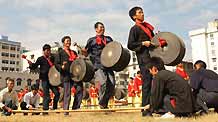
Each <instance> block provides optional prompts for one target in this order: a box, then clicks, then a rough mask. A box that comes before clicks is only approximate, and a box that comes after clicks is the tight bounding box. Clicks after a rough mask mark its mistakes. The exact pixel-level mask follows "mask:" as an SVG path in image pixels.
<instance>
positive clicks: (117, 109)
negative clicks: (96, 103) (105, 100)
mask: <svg viewBox="0 0 218 122" xmlns="http://www.w3.org/2000/svg"><path fill="white" fill-rule="evenodd" d="M141 109H148V108H146V107H137V108H112V109H78V110H47V111H44V110H13V111H12V112H13V113H64V112H121V111H131V110H141Z"/></svg>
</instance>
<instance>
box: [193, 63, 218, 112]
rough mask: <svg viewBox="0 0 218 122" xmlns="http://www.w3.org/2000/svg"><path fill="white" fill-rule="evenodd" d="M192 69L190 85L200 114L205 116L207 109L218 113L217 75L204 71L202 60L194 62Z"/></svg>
mask: <svg viewBox="0 0 218 122" xmlns="http://www.w3.org/2000/svg"><path fill="white" fill-rule="evenodd" d="M194 67H195V71H194V72H193V73H192V75H191V77H190V85H191V87H192V89H193V94H194V97H195V98H196V102H197V105H198V107H199V108H198V109H199V110H200V114H207V113H208V108H215V112H217V113H218V74H217V73H215V72H214V71H212V70H208V69H206V67H207V65H206V63H205V62H204V61H202V60H198V61H196V62H195V64H194Z"/></svg>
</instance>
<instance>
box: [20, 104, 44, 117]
mask: <svg viewBox="0 0 218 122" xmlns="http://www.w3.org/2000/svg"><path fill="white" fill-rule="evenodd" d="M26 105H27V103H26V102H21V103H20V108H21V110H29V108H27V107H26ZM31 105H32V107H33V108H35V105H33V104H31ZM23 114H24V115H28V113H23ZM39 114H40V113H33V114H32V115H39Z"/></svg>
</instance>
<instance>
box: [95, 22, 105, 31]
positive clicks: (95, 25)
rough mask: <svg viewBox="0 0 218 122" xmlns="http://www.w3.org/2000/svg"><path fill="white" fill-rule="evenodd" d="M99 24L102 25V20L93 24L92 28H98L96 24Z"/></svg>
mask: <svg viewBox="0 0 218 122" xmlns="http://www.w3.org/2000/svg"><path fill="white" fill-rule="evenodd" d="M99 24H100V25H103V26H104V24H103V23H102V22H96V23H95V25H94V28H95V29H96V28H98V25H99Z"/></svg>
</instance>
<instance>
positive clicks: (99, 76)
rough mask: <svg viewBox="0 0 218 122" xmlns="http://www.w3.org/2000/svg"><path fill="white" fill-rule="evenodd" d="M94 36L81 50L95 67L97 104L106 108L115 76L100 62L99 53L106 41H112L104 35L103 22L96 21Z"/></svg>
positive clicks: (113, 86)
mask: <svg viewBox="0 0 218 122" xmlns="http://www.w3.org/2000/svg"><path fill="white" fill-rule="evenodd" d="M94 27H95V31H96V36H94V37H91V38H89V39H88V41H87V44H86V46H85V48H84V49H82V52H83V53H84V54H85V56H87V55H89V56H90V60H91V62H92V63H93V65H94V67H95V76H94V77H95V83H96V84H97V82H99V84H100V89H99V106H100V108H101V109H105V108H108V101H109V99H110V97H112V96H113V91H114V88H115V76H114V72H113V71H112V70H110V69H106V68H104V67H103V65H102V64H101V62H100V55H101V53H102V50H103V48H104V47H105V45H107V44H108V43H110V42H112V41H113V40H112V38H111V37H110V36H105V35H104V31H105V28H104V24H103V23H101V22H97V23H95V25H94Z"/></svg>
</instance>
